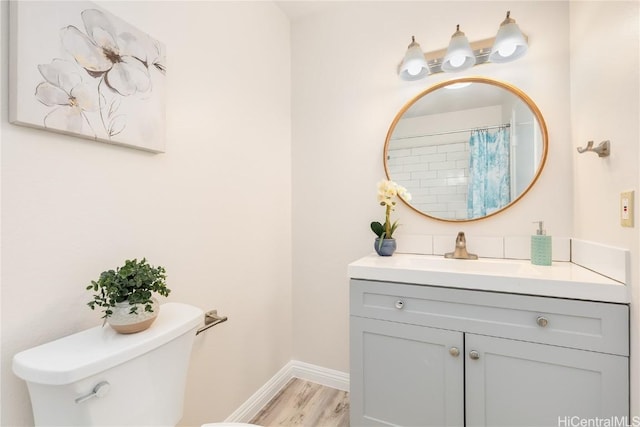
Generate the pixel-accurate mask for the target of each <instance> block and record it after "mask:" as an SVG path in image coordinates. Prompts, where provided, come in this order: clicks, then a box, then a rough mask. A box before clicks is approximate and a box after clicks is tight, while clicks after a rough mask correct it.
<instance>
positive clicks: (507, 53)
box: [489, 12, 529, 62]
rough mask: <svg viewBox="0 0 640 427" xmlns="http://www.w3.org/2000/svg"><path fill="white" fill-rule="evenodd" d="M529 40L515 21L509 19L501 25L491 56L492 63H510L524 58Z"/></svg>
mask: <svg viewBox="0 0 640 427" xmlns="http://www.w3.org/2000/svg"><path fill="white" fill-rule="evenodd" d="M528 47H529V46H528V45H527V40H526V39H525V38H524V35H523V34H522V32H521V31H520V28H518V24H516V21H515V19H512V18H510V17H509V12H507V18H506V19H505V20H504V21H503V22H502V24H500V29H499V30H498V34H497V35H496V40H495V42H494V43H493V47H492V48H491V53H490V54H489V61H490V62H509V61H514V60H516V59H518V58H521V57H522V56H524V54H525V53H527V48H528Z"/></svg>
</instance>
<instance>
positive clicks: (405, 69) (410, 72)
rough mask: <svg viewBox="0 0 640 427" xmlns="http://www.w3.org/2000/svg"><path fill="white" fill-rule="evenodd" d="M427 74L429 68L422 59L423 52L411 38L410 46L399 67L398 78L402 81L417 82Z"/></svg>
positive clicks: (423, 58)
mask: <svg viewBox="0 0 640 427" xmlns="http://www.w3.org/2000/svg"><path fill="white" fill-rule="evenodd" d="M428 74H429V66H428V65H427V60H426V59H425V57H424V52H422V49H421V48H420V45H419V44H418V43H416V41H415V39H414V38H412V41H411V44H410V45H409V47H408V48H407V53H406V54H405V55H404V60H403V61H402V65H401V66H400V78H401V79H402V80H419V79H421V78H423V77H426V76H427V75H428Z"/></svg>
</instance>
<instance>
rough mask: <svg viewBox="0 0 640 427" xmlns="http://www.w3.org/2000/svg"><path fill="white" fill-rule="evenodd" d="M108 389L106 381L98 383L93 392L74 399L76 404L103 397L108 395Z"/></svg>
mask: <svg viewBox="0 0 640 427" xmlns="http://www.w3.org/2000/svg"><path fill="white" fill-rule="evenodd" d="M110 389H111V384H109V383H108V382H107V381H102V382H99V383H98V384H96V386H95V387H94V388H93V391H92V392H91V393H90V394H87V395H86V396H82V397H78V398H77V399H76V403H83V402H86V401H87V400H89V399H91V398H92V397H105V396H106V395H107V394H108V393H109V390H110Z"/></svg>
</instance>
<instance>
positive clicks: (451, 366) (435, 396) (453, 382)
mask: <svg viewBox="0 0 640 427" xmlns="http://www.w3.org/2000/svg"><path fill="white" fill-rule="evenodd" d="M351 336H352V341H351V342H352V345H351V352H352V354H351V357H352V358H353V360H354V361H355V364H356V365H361V366H360V369H361V374H360V375H353V373H352V375H351V390H352V393H351V398H350V411H351V417H352V418H351V425H352V426H355V425H361V424H362V425H365V424H379V425H403V426H445V425H462V424H463V420H464V418H463V417H464V370H463V367H464V361H463V359H464V354H462V349H463V334H462V333H461V332H457V331H447V330H444V329H435V328H426V327H423V326H416V325H402V328H398V327H397V325H396V324H394V323H392V322H387V321H382V320H376V319H365V318H360V317H352V318H351ZM452 353H453V354H455V355H456V356H455V357H454V356H452V355H451V354H452ZM352 366H353V365H352ZM352 372H353V371H352ZM354 390H361V391H362V393H361V394H360V395H359V397H361V398H358V399H354V398H353V391H354Z"/></svg>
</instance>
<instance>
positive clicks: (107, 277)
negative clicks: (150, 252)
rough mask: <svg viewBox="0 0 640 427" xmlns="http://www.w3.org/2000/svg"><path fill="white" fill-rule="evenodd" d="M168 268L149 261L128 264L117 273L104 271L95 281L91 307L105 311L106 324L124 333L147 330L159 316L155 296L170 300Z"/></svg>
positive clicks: (136, 261) (90, 288)
mask: <svg viewBox="0 0 640 427" xmlns="http://www.w3.org/2000/svg"><path fill="white" fill-rule="evenodd" d="M165 273H166V270H165V269H164V267H161V266H158V267H154V266H152V265H150V264H149V263H148V262H147V260H146V259H145V258H143V259H142V260H141V261H138V260H137V259H133V260H126V261H125V262H124V265H123V266H121V267H117V268H116V269H115V270H107V271H103V272H102V273H101V274H100V277H99V278H98V280H92V281H91V284H90V285H89V286H87V290H92V291H93V292H94V294H93V300H92V301H90V302H89V303H87V305H88V306H89V307H90V308H91V309H92V310H94V309H95V308H96V307H102V308H103V310H102V312H103V316H102V318H103V319H104V322H105V323H109V325H111V327H112V328H114V329H115V330H116V331H118V332H120V333H125V334H128V333H134V332H140V331H143V330H145V329H147V328H148V327H149V326H151V324H152V323H153V321H154V320H155V319H156V317H157V316H158V311H159V310H160V304H159V303H158V300H157V299H156V298H154V297H153V294H154V293H156V294H159V295H162V296H165V297H166V296H168V295H169V292H171V290H170V289H169V288H167V284H166V278H167V276H166V274H165Z"/></svg>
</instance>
